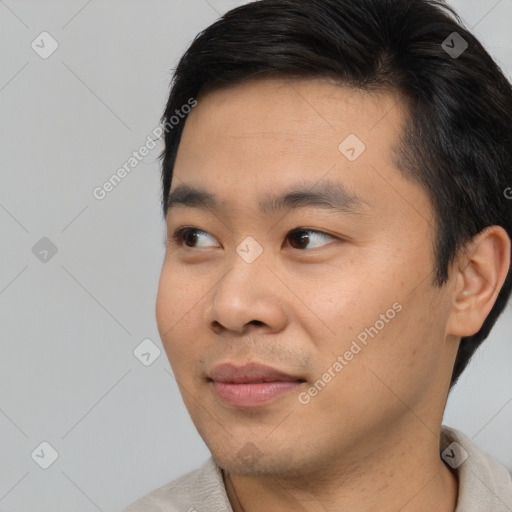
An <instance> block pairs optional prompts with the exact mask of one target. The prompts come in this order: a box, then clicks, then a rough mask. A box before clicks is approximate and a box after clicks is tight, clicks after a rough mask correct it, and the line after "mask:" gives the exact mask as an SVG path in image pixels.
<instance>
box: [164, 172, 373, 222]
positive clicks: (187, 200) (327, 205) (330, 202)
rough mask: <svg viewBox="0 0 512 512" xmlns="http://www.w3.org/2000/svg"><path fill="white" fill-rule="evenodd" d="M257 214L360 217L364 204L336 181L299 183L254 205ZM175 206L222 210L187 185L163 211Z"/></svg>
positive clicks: (221, 205)
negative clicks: (308, 211)
mask: <svg viewBox="0 0 512 512" xmlns="http://www.w3.org/2000/svg"><path fill="white" fill-rule="evenodd" d="M313 189H314V190H313ZM258 206H259V209H260V211H261V212H262V213H263V214H265V215H273V214H276V213H277V212H281V211H283V210H297V209H300V208H318V209H324V210H332V211H335V212H338V213H345V214H362V213H363V210H364V207H368V204H367V203H365V202H364V201H362V200H361V198H359V197H358V196H357V195H355V194H351V193H349V192H348V191H347V190H346V188H345V187H344V186H343V185H342V184H341V183H339V182H331V181H327V180H322V181H321V182H319V183H316V184H315V183H304V182H302V183H299V184H297V185H295V186H293V187H291V188H290V189H288V190H287V191H286V192H285V193H283V194H280V195H279V194H270V195H267V196H265V197H263V198H261V199H260V200H259V202H258ZM177 207H188V208H198V209H203V210H207V209H211V210H214V211H218V210H221V209H226V208H227V206H226V202H225V201H221V200H220V199H219V197H218V196H217V195H216V194H214V193H212V192H209V191H207V190H205V189H201V188H197V187H194V186H191V185H187V184H181V185H178V186H177V187H176V188H175V189H174V190H172V192H171V193H170V194H169V196H168V198H167V212H169V211H170V210H171V209H174V208H177Z"/></svg>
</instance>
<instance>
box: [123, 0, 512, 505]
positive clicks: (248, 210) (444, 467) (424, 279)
mask: <svg viewBox="0 0 512 512" xmlns="http://www.w3.org/2000/svg"><path fill="white" fill-rule="evenodd" d="M452 14H454V13H452V12H451V11H450V9H449V8H448V7H446V6H445V5H444V4H443V3H441V2H436V1H433V0H359V1H358V2H354V1H353V0H262V1H259V2H253V3H250V4H247V5H243V6H241V7H239V8H236V9H234V10H232V11H230V12H229V13H227V14H226V15H225V16H224V17H222V18H221V19H220V20H219V21H217V22H216V23H215V24H213V25H212V26H210V27H209V28H207V29H206V30H205V31H203V32H202V33H201V34H200V36H199V37H198V38H196V40H195V41H194V42H193V43H192V45H191V46H190V48H189V49H188V50H187V52H186V54H185V55H184V56H183V58H182V59H181V61H180V63H179V65H178V67H177V70H176V75H175V79H174V83H173V88H172V91H171V95H170V98H169V101H168V104H167V107H166V110H165V113H164V116H163V118H162V121H163V125H164V127H165V131H166V135H165V150H164V152H163V154H162V157H163V211H164V215H165V218H166V222H167V233H168V241H167V249H166V255H165V259H164V263H163V268H162V274H161V279H160V285H159V290H158V297H157V304H156V315H157V323H158V329H159V332H160V336H161V339H162V343H163V345H164V347H165V350H166V352H167V356H168V358H169V361H170V364H171V366H172V369H173V372H174V375H175V377H176V381H177V383H178V385H179V387H180V391H181V393H182V396H183V400H184V402H185V405H186V407H187V409H188V411H189V413H190V415H191V418H192V420H193V422H194V425H195V426H196V428H197V430H198V432H199V434H200V435H201V436H202V438H203V440H204V442H205V443H206V445H207V446H208V448H209V450H210V451H211V453H212V457H211V458H210V459H209V460H208V461H207V462H206V463H205V464H204V465H203V466H202V467H201V468H199V469H197V470H195V471H193V472H191V473H189V474H187V475H184V476H182V477H180V478H179V479H177V480H175V481H173V482H171V483H169V484H167V485H165V486H163V487H161V488H159V489H156V490H154V491H153V492H151V493H150V494H148V495H147V496H145V497H143V498H141V499H140V500H138V501H137V502H136V503H134V504H132V505H131V506H130V507H128V508H127V509H125V510H126V511H127V512H135V511H166V512H169V511H180V512H181V511H200V512H202V511H209V512H213V511H221V510H225V511H234V512H243V511H245V512H263V511H298V510H303V511H308V512H309V511H315V512H316V511H331V510H333V511H337V510H340V511H341V510H350V511H351V512H362V511H366V512H367V511H377V510H378V511H379V512H385V511H393V512H396V511H402V512H419V511H440V512H453V511H456V512H477V511H481V512H491V511H492V512H494V511H500V512H501V511H510V510H512V483H511V481H510V476H509V474H508V473H507V471H506V469H505V468H504V467H502V466H501V465H499V464H498V463H497V462H495V461H494V460H492V459H490V458H488V457H487V456H486V455H484V454H483V453H482V452H480V451H479V449H478V448H477V447H476V446H475V445H474V444H472V442H471V441H470V440H469V439H468V438H467V437H466V436H465V435H464V434H462V433H461V432H458V431H456V430H454V429H450V428H449V427H445V426H442V425H441V422H442V417H443V412H444V408H445V404H446V399H447V396H448V392H449V389H450V387H451V386H452V385H453V384H454V383H455V382H456V380H457V378H458V377H459V375H460V373H461V372H462V371H463V369H464V368H465V366H466V365H467V363H468V361H469V359H470V357H471V355H472V354H473V352H474V351H475V350H476V348H477V347H478V346H479V344H480V343H481V342H482V341H483V340H484V339H485V338H486V337H487V335H488V334H489V331H490V329H491V327H492V325H493V324H494V322H495V321H496V319H497V317H498V316H499V314H500V313H501V311H502V310H503V308H504V307H505V305H506V302H507V299H508V297H509V295H510V291H511V286H512V278H511V270H510V268H511V265H510V261H511V236H512V235H511V233H512V208H511V203H510V200H509V199H508V197H507V193H506V191H507V187H510V183H512V174H511V170H512V153H511V151H510V147H511V146H510V144H511V142H512V122H511V119H510V112H511V111H512V88H511V86H510V84H509V83H508V82H507V80H506V79H505V77H504V76H503V74H502V73H501V71H500V70H499V68H498V67H497V66H496V64H495V63H494V62H493V60H492V59H491V57H490V56H489V55H488V53H487V52H486V51H485V50H484V49H483V47H482V46H481V44H480V43H479V42H478V41H477V40H476V39H475V38H474V37H473V36H472V35H471V34H470V33H469V32H467V31H466V30H465V29H464V28H463V27H462V26H461V25H460V24H459V23H458V22H457V21H456V19H454V17H453V16H452ZM191 98H192V100H193V101H192V102H191V101H190V100H191ZM194 99H195V100H196V101H194ZM184 105H195V106H193V107H192V108H189V107H187V109H186V110H187V115H186V116H180V117H185V119H184V120H183V121H182V122H180V123H177V122H175V121H176V120H172V116H175V115H177V114H176V112H178V113H180V112H183V106H184Z"/></svg>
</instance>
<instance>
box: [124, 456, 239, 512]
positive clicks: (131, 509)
mask: <svg viewBox="0 0 512 512" xmlns="http://www.w3.org/2000/svg"><path fill="white" fill-rule="evenodd" d="M207 511H208V512H232V509H231V505H230V504H229V500H228V498H227V494H226V489H225V487H224V482H223V480H222V474H221V472H220V468H219V467H218V466H217V465H216V464H215V462H214V460H213V458H212V457H210V458H209V459H208V460H207V461H206V462H204V464H203V465H202V466H200V467H199V468H197V469H194V470H193V471H190V472H189V473H186V474H185V475H182V476H180V477H178V478H176V479H175V480H172V481H171V482H168V483H166V484H164V485H162V486H161V487H158V488H156V489H154V490H153V491H151V492H150V493H148V494H146V495H145V496H143V497H141V498H139V499H138V500H137V501H135V502H134V503H132V504H131V505H129V506H128V507H127V508H125V509H123V510H122V512H207Z"/></svg>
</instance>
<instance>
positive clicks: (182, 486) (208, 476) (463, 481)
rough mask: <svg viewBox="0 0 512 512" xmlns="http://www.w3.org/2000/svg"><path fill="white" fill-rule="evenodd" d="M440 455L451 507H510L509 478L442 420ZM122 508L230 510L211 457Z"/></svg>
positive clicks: (509, 510) (497, 511)
mask: <svg viewBox="0 0 512 512" xmlns="http://www.w3.org/2000/svg"><path fill="white" fill-rule="evenodd" d="M441 448H442V452H441V457H442V458H443V460H444V461H445V462H446V464H448V465H449V466H451V467H452V468H453V469H454V471H456V473H457V477H458V480H459V496H458V502H457V508H456V509H455V512H512V480H511V477H510V474H509V473H508V472H507V470H506V469H505V468H504V467H503V466H502V465H501V464H499V463H498V462H496V461H495V460H493V459H491V458H490V457H489V456H487V455H485V454H484V453H483V452H482V451H480V449H479V448H478V447H477V446H476V445H475V444H474V443H473V442H472V441H471V440H470V439H469V438H468V437H466V436H465V435H464V434H463V433H462V432H459V431H458V430H455V429H452V428H449V427H446V426H444V425H443V427H442V430H441ZM122 512H233V509H232V508H231V504H230V503H229V500H228V497H227V494H226V489H225V487H224V482H223V480H222V474H221V471H220V468H219V467H218V466H217V465H216V464H215V462H214V460H213V458H212V457H210V458H209V459H208V460H207V461H206V462H205V463H204V464H203V465H202V466H201V467H199V468H198V469H195V470H194V471H191V472H190V473H187V474H186V475H183V476H181V477H179V478H177V479H176V480H173V481H172V482H169V483H167V484H165V485H163V486H162V487H159V488H157V489H155V490H153V491H152V492H150V493H149V494H146V495H145V496H144V497H142V498H140V499H139V500H137V501H136V502H134V503H132V504H131V505H130V506H129V507H127V508H125V509H124V510H123V511H122Z"/></svg>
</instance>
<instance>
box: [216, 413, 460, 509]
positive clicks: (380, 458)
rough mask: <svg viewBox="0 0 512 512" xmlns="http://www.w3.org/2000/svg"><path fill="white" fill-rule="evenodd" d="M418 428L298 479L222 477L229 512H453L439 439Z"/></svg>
mask: <svg viewBox="0 0 512 512" xmlns="http://www.w3.org/2000/svg"><path fill="white" fill-rule="evenodd" d="M418 430H420V431H421V432H422V434H423V435H415V436H414V438H411V437H409V436H404V435H403V432H400V433H397V435H395V436H393V437H392V439H388V440H387V441H386V440H384V439H380V440H379V441H377V442H374V443H371V445H372V446H368V445H369V444H370V443H368V445H367V446H366V447H365V448H364V449H361V450H359V456H357V454H356V453H355V452H356V450H354V453H353V454H350V455H348V456H347V457H346V458H345V457H344V460H343V461H338V463H335V464H333V463H332V462H329V464H328V465H327V464H326V465H325V466H328V467H320V468H318V469H316V470H315V471H311V470H308V468H304V472H303V473H302V474H301V475H297V474H296V473H294V475H293V476H289V475H282V474H265V475H254V476H240V475H234V474H229V473H223V477H224V484H225V487H226V492H227V495H228V498H229V500H230V502H231V505H232V508H233V512H264V511H265V512H266V511H268V510H279V511H280V512H288V511H289V512H292V511H293V512H297V511H307V512H325V511H326V510H350V511H351V512H373V511H375V512H376V511H378V512H396V511H397V510H400V512H427V511H428V512H430V511H432V510H436V511H438V512H454V510H455V507H456V503H457V494H458V483H457V478H456V476H455V474H454V473H452V471H451V470H450V469H449V468H448V467H447V466H446V465H445V464H444V463H443V462H442V460H441V458H440V456H439V437H436V436H435V435H434V434H433V433H432V432H431V431H430V430H429V429H427V428H426V427H424V426H423V428H419V427H418V424H417V423H416V432H415V433H416V434H417V433H418ZM349 461H350V462H349Z"/></svg>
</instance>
